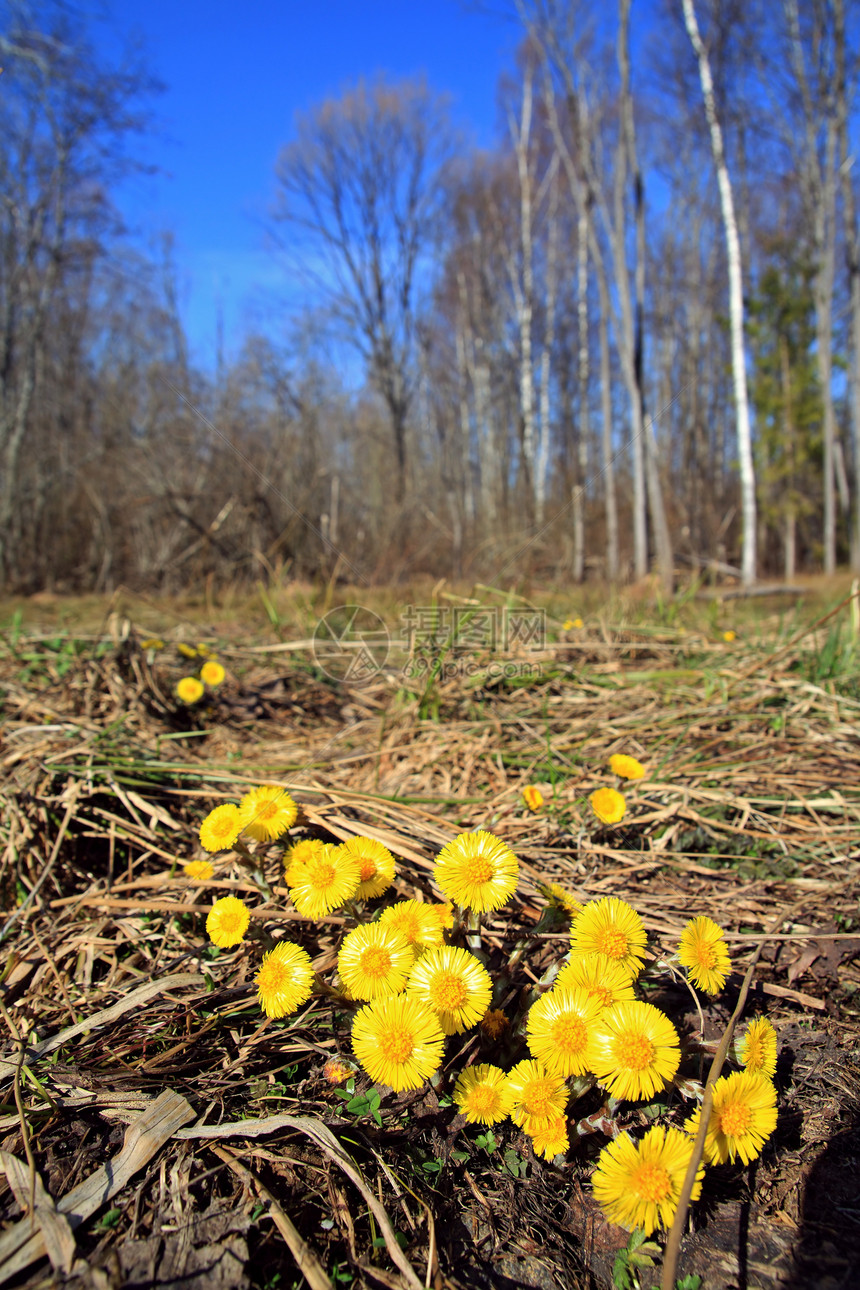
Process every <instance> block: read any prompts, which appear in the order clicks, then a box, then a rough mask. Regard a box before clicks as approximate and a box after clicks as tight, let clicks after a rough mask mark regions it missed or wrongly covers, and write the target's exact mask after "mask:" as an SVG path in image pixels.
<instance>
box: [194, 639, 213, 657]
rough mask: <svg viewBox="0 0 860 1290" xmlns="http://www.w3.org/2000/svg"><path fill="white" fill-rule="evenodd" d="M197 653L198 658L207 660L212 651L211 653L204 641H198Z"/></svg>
mask: <svg viewBox="0 0 860 1290" xmlns="http://www.w3.org/2000/svg"><path fill="white" fill-rule="evenodd" d="M197 653H198V654H199V655H200V657H201V658H209V656H210V654H211V653H212V651H211V649H210V648H209V646H208V645H207V644H206V642H205V641H198V642H197Z"/></svg>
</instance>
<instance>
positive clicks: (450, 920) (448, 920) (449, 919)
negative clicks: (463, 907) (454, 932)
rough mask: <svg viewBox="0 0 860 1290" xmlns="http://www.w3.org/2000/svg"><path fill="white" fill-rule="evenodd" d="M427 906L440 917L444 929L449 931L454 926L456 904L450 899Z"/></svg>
mask: <svg viewBox="0 0 860 1290" xmlns="http://www.w3.org/2000/svg"><path fill="white" fill-rule="evenodd" d="M427 908H428V909H430V910H432V912H433V913H434V914H435V915H436V917H437V918H438V919H439V926H440V927H441V928H442V930H443V931H448V930H450V929H451V928H452V927H453V926H454V906H453V905H452V904H451V902H450V901H446V902H445V903H444V904H439V905H428V906H427Z"/></svg>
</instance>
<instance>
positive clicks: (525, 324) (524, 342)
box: [510, 67, 535, 496]
mask: <svg viewBox="0 0 860 1290" xmlns="http://www.w3.org/2000/svg"><path fill="white" fill-rule="evenodd" d="M533 101H534V92H533V84H532V72H531V69H530V68H528V67H527V68H526V70H525V73H524V75H523V100H522V107H521V109H520V120H519V122H518V123H517V122H516V121H514V119H513V115H511V117H510V129H511V138H512V140H513V144H514V155H515V156H516V161H517V177H518V180H519V190H520V255H521V262H522V268H521V270H518V269H517V266H516V264H515V262H513V257H512V263H511V265H510V275H511V285H512V287H513V292H514V302H515V305H516V311H517V327H518V331H519V348H520V363H519V369H520V372H519V375H520V418H521V421H522V446H523V457H524V458H525V463H526V467H527V470H528V476H529V484H530V486H531V489H532V494H533V496H534V493H535V393H534V367H533V358H532V316H533V312H534V241H533V227H532V226H533V218H534V210H533V201H532V197H533V194H532V174H531V167H530V166H529V142H530V137H531V123H532V107H533Z"/></svg>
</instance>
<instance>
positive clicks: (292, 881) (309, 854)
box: [284, 838, 326, 887]
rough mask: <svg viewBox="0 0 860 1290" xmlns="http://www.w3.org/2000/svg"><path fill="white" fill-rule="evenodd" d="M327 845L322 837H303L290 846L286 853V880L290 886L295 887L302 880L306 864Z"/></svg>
mask: <svg viewBox="0 0 860 1290" xmlns="http://www.w3.org/2000/svg"><path fill="white" fill-rule="evenodd" d="M325 845H326V843H325V842H323V841H322V839H321V838H302V839H301V841H300V842H296V843H295V844H294V845H293V846H291V847H290V849H289V851H287V852H286V853H285V855H284V881H285V882H286V884H287V886H288V887H295V886H296V885H297V884H298V883H299V882H300V881H301V877H302V874H303V873H304V871H305V866H306V864H307V863H308V861H309V860H312V859H314V858H315V857H316V856H319V855H321V854H322V850H323V847H324V846H325Z"/></svg>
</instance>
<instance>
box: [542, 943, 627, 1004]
mask: <svg viewBox="0 0 860 1290" xmlns="http://www.w3.org/2000/svg"><path fill="white" fill-rule="evenodd" d="M572 986H582V987H583V989H585V990H587V991H588V993H589V994H591V995H593V996H594V998H595V999H598V1000H599V1002H600V1006H601V1008H611V1007H612V1005H613V1003H620V1002H621V1001H622V999H635V998H636V995H635V994H634V992H633V980H632V978H631V976H630V972H629V970H628V969H627V968H626V967H625V966H624V964H623V963H619V962H618V960H617V959H610V958H607V957H606V955H605V954H575V955H574V957H573V958H572V959H571V960H570V962H569V963H566V964H565V966H564V967H563V968H562V969H561V971H560V972H559V974H558V976H557V977H556V979H555V984H554V985H553V988H552V992H553V993H554V992H555V991H556V990H569V989H570V988H571V987H572Z"/></svg>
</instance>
